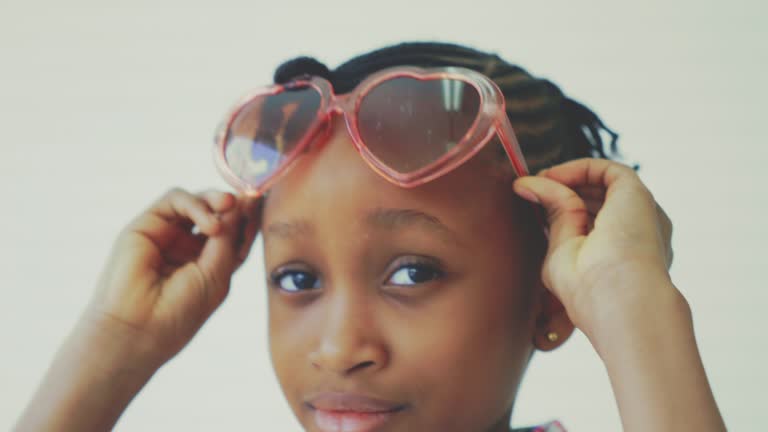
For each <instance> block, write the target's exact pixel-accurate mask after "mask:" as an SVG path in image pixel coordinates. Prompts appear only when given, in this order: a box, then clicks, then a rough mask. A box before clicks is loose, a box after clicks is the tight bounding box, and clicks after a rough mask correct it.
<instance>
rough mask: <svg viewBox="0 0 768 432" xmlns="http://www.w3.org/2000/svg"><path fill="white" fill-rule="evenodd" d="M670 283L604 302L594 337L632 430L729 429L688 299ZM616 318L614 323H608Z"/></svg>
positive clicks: (624, 419) (626, 424) (626, 423)
mask: <svg viewBox="0 0 768 432" xmlns="http://www.w3.org/2000/svg"><path fill="white" fill-rule="evenodd" d="M655 283H666V284H668V285H669V286H668V287H666V288H668V289H660V290H657V289H647V287H645V290H644V292H645V293H649V294H650V295H649V296H648V297H647V298H646V296H645V295H643V294H640V295H639V296H637V297H635V298H633V299H631V300H630V302H631V303H632V304H631V305H624V307H613V308H609V309H606V308H604V309H603V310H602V311H601V312H599V313H597V314H596V315H597V316H598V318H597V321H598V322H602V323H606V325H604V326H599V325H598V326H597V327H596V328H594V329H593V331H592V335H590V339H591V340H592V341H593V344H594V345H595V348H596V349H597V350H598V353H599V354H600V356H601V358H602V359H603V361H604V362H605V365H606V368H607V371H608V375H609V378H610V381H611V385H612V387H613V391H614V393H615V397H616V400H617V403H618V407H619V412H620V414H621V419H622V424H623V426H624V430H626V431H697V432H702V431H723V430H725V425H724V423H723V420H722V417H721V416H720V412H719V410H718V408H717V405H716V403H715V400H714V397H713V395H712V391H711V389H710V386H709V383H708V381H707V377H706V374H705V371H704V366H703V364H702V361H701V357H700V355H699V351H698V348H697V346H696V340H695V337H694V332H693V323H692V319H691V312H690V308H689V306H688V303H687V302H686V301H685V299H684V298H683V297H682V295H681V294H680V293H679V291H678V290H677V289H676V288H675V287H674V286H673V285H672V284H671V282H669V281H664V280H662V281H658V282H655ZM607 323H610V324H607Z"/></svg>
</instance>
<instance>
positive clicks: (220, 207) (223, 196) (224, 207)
mask: <svg viewBox="0 0 768 432" xmlns="http://www.w3.org/2000/svg"><path fill="white" fill-rule="evenodd" d="M197 195H198V196H199V197H200V198H202V199H203V200H204V201H205V202H206V204H208V207H210V208H211V210H213V211H214V212H216V213H225V212H227V211H229V210H232V209H233V208H235V204H237V198H235V196H234V195H232V194H231V193H229V192H221V191H217V190H213V189H210V190H206V191H203V192H200V193H198V194H197Z"/></svg>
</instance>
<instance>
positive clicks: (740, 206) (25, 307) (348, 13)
mask: <svg viewBox="0 0 768 432" xmlns="http://www.w3.org/2000/svg"><path fill="white" fill-rule="evenodd" d="M710 3H711V4H710ZM766 17H767V14H766V6H765V3H764V2H759V1H751V2H744V1H733V2H717V3H715V2H702V1H692V0H685V1H677V2H668V1H665V2H647V1H646V2H631V3H630V2H616V1H608V0H599V1H598V0H592V1H578V2H573V1H570V2H569V1H547V2H515V1H510V0H503V1H502V0H500V1H490V0H488V1H487V0H473V1H471V2H463V3H459V2H448V1H435V0H421V1H413V0H411V1H405V0H389V1H386V2H385V1H379V2H364V1H357V2H347V3H343V2H341V1H325V2H323V1H299V0H296V1H291V2H257V1H250V2H247V1H242V0H239V1H238V0H229V1H226V0H225V1H218V2H207V3H204V2H199V1H179V0H168V1H146V0H135V1H130V2H127V1H122V2H120V1H118V2H97V1H88V0H72V1H68V2H56V1H52V0H48V1H41V2H35V1H26V2H21V1H10V0H0V139H1V140H2V143H1V144H0V145H2V154H1V155H2V156H0V175H1V176H2V181H0V203H2V204H1V205H2V212H0V222H1V223H0V239H1V240H0V290H1V291H0V293H2V300H1V301H0V430H6V429H8V428H10V425H11V424H12V423H13V422H14V421H15V419H16V418H17V416H18V414H19V413H20V411H21V410H22V408H23V406H24V405H25V403H26V402H27V400H28V398H29V397H30V396H31V394H32V392H33V390H34V388H35V386H36V385H37V383H38V381H39V379H40V378H41V377H42V375H43V373H44V371H45V369H46V367H47V365H48V363H49V361H50V360H51V358H52V356H53V354H54V352H55V350H56V349H57V348H58V345H59V344H60V342H61V341H62V340H63V338H64V337H65V335H66V334H67V333H68V331H69V330H70V328H71V326H72V325H73V323H74V322H75V320H76V319H77V317H78V314H79V312H80V309H81V308H82V306H83V305H84V303H85V302H86V300H87V298H88V297H89V295H90V292H91V290H92V288H93V284H94V281H95V279H96V277H97V275H98V273H99V271H100V268H101V266H102V264H103V262H104V260H105V258H106V255H107V252H108V249H109V247H110V245H111V242H112V240H113V239H114V237H115V235H116V233H117V232H118V230H119V229H120V228H121V227H122V226H123V224H124V223H126V222H127V221H128V220H129V219H130V218H131V217H133V215H134V214H136V213H137V212H138V211H140V210H142V209H143V208H144V206H146V205H147V204H148V203H149V202H150V201H152V200H154V199H155V198H156V197H157V196H158V195H159V194H161V193H162V192H163V191H164V190H165V189H167V188H169V187H171V186H181V187H185V188H189V189H191V190H198V189H203V188H208V187H218V188H223V189H226V187H225V184H224V183H223V181H222V180H220V179H219V177H218V175H217V173H216V171H215V169H214V167H213V164H212V160H211V153H210V146H211V138H212V135H213V131H214V128H215V126H216V125H217V124H218V122H219V120H220V119H221V117H222V115H223V113H224V111H225V110H226V109H227V108H229V106H230V104H231V103H232V102H234V101H235V99H237V98H238V97H239V95H240V94H242V93H243V92H244V91H245V90H247V89H249V88H252V87H256V86H259V85H262V84H266V83H269V82H270V79H271V74H272V71H273V69H274V67H275V66H277V65H278V64H279V63H280V62H281V61H282V60H284V59H287V58H290V57H292V56H295V55H299V54H310V55H315V56H317V57H319V58H320V59H321V60H323V61H325V62H326V63H327V64H328V65H329V66H331V67H332V66H335V65H336V64H337V63H338V62H340V61H343V60H344V59H346V58H349V57H351V56H353V55H355V54H358V53H361V52H364V51H367V50H369V49H372V48H377V47H380V46H383V45H385V44H388V43H393V42H398V41H401V40H411V39H432V38H437V39H441V40H446V41H454V42H459V43H466V44H472V45H475V46H476V47H478V48H480V49H484V50H490V51H496V52H498V53H499V54H501V55H502V56H503V57H504V58H506V59H508V60H510V61H513V62H517V63H519V64H521V65H523V66H524V67H526V68H528V69H529V70H530V71H531V72H533V73H535V74H537V75H540V76H545V77H548V78H550V79H552V80H554V81H555V82H556V83H558V84H559V85H560V86H561V87H562V88H563V89H564V90H565V91H566V92H567V93H568V94H570V95H571V96H573V97H575V98H577V99H579V100H581V101H582V102H584V103H586V104H587V105H589V106H591V107H592V108H594V109H595V110H596V111H597V112H598V113H599V114H600V115H601V116H602V118H603V119H604V120H605V121H606V123H607V124H608V125H609V126H610V127H612V128H614V129H616V130H618V131H619V132H620V133H621V134H622V138H621V140H620V144H621V146H622V148H623V149H624V153H625V154H626V155H627V156H628V159H629V160H630V161H636V162H639V163H641V165H642V171H641V175H642V177H643V178H644V179H645V181H646V182H647V183H648V185H649V186H650V187H651V189H652V190H653V192H654V193H655V195H656V197H657V199H658V201H659V202H660V203H661V204H662V206H664V208H665V209H666V210H667V211H668V213H669V214H670V215H671V217H672V219H673V221H674V223H675V233H674V245H675V252H676V259H675V263H674V267H673V276H674V280H675V282H676V283H677V285H678V286H679V288H680V289H681V290H682V291H683V292H684V294H685V295H686V296H687V298H688V300H689V301H690V303H691V305H692V307H693V310H694V318H695V325H696V331H697V335H698V339H699V342H700V347H701V351H702V354H703V358H704V362H705V364H706V367H707V370H708V373H709V377H710V379H711V382H712V385H713V387H714V391H715V394H716V397H717V400H718V401H719V404H720V407H721V409H722V412H723V414H724V416H725V418H726V421H727V423H728V425H729V427H730V428H731V429H733V430H744V431H750V430H751V431H756V430H760V429H762V428H764V427H765V426H764V425H765V424H766V423H768V414H767V413H766V410H765V408H764V405H765V402H766V398H765V397H764V390H765V388H766V385H767V384H768V380H766V376H767V373H766V371H765V365H766V364H767V363H768V355H766V352H767V351H766V347H767V346H768V344H766V342H765V333H766V330H768V326H766V319H765V317H764V309H765V305H766V304H768V294H767V292H768V290H767V288H768V286H767V285H766V283H765V279H764V273H763V271H764V270H765V269H766V268H767V267H768V260H766V252H765V242H766V240H767V239H768V235H766V231H767V230H768V228H766V220H768V214H767V213H768V212H767V211H766V206H767V204H768V199H767V196H766V192H765V190H766V186H767V185H768V182H767V180H768V176H767V175H766V174H765V166H766V159H768V150H766V138H768V134H767V133H766V130H765V123H766V120H765V118H764V116H765V114H766V110H765V101H766V100H767V99H768V91H766V85H765V81H764V80H765V77H766V76H768V56H767V54H766V53H768V51H767V50H766V49H765V42H766V40H768V37H766V36H768V31H766V26H765V21H766ZM259 248H260V245H259ZM260 256H261V254H260V253H257V254H253V255H252V256H251V258H250V259H249V261H248V262H247V264H246V265H245V268H244V269H243V270H242V271H241V272H240V273H239V274H237V275H236V277H235V279H234V287H233V290H232V293H231V296H230V298H229V299H228V300H227V302H226V303H225V305H223V306H222V308H221V309H220V310H219V311H218V312H217V313H216V314H215V315H214V316H213V318H212V319H211V320H210V321H209V323H208V324H207V325H206V326H205V327H204V328H203V330H202V331H201V332H200V334H199V335H198V337H197V338H196V339H195V340H194V341H193V343H192V344H191V345H190V346H189V347H188V348H187V349H185V350H184V351H183V352H182V353H181V354H180V355H179V356H178V357H177V358H175V359H174V360H173V361H172V362H170V363H169V364H168V365H166V366H165V367H164V368H163V369H161V370H160V372H159V373H158V374H157V375H156V376H155V378H154V379H153V380H152V381H151V382H150V383H149V384H148V385H147V387H146V388H145V389H144V390H143V391H142V393H141V394H140V395H139V396H138V397H137V399H136V400H135V401H134V402H133V403H132V405H131V406H130V407H129V408H128V410H127V412H126V413H125V414H124V416H123V417H122V419H121V420H120V422H119V424H118V426H117V428H116V429H117V430H119V431H160V430H187V431H208V430H233V431H235V430H274V431H284V430H285V431H291V430H298V429H299V427H298V424H297V423H295V421H294V420H293V418H292V415H291V413H290V412H289V410H288V408H287V406H286V404H285V402H284V401H283V397H282V394H281V393H280V390H279V388H278V386H277V384H276V380H275V379H274V376H273V373H272V370H271V367H270V364H269V359H268V355H267V351H266V349H267V348H266V341H265V335H266V325H265V304H264V297H265V292H264V286H263V283H262V279H263V269H262V265H261V260H260ZM649 319H652V317H649ZM551 418H559V419H561V420H563V421H564V423H565V424H566V426H568V427H569V428H570V429H571V430H573V431H586V430H604V431H608V430H619V429H620V424H619V420H618V415H617V413H616V409H615V404H614V401H613V398H612V394H611V390H610V386H609V383H608V381H607V378H606V375H605V372H604V369H603V366H602V364H601V363H600V360H599V358H598V357H597V356H596V355H595V354H594V352H593V351H592V349H591V347H590V345H589V344H588V342H587V341H586V339H585V338H584V337H583V336H581V335H577V336H575V337H574V338H573V339H572V340H571V341H570V342H569V343H568V344H567V345H566V346H565V347H564V348H562V349H560V350H558V351H556V352H553V353H550V354H543V355H538V356H537V357H536V358H535V360H534V362H533V364H532V366H531V368H530V370H529V373H528V375H527V378H526V381H525V383H524V388H523V391H522V394H521V396H520V399H519V401H518V406H517V410H516V414H515V418H514V422H515V423H516V424H528V423H532V422H540V421H545V420H548V419H551ZM759 425H762V426H759Z"/></svg>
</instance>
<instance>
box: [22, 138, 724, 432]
mask: <svg viewBox="0 0 768 432" xmlns="http://www.w3.org/2000/svg"><path fill="white" fill-rule="evenodd" d="M339 130H340V128H339V125H338V124H336V128H335V129H334V135H333V136H332V139H331V140H330V141H328V143H327V144H326V145H325V146H324V147H319V148H318V149H316V150H317V151H316V153H312V154H309V155H307V157H306V158H305V159H304V160H303V161H302V164H303V166H298V167H295V169H294V170H293V171H291V172H290V174H289V175H288V176H287V177H286V178H285V181H281V182H280V184H279V186H277V187H276V188H275V189H274V190H273V191H272V192H271V193H270V196H269V198H268V199H267V200H266V203H265V205H266V207H265V208H264V211H263V213H262V212H260V211H256V210H255V209H254V206H255V205H256V204H258V203H254V202H251V201H249V200H247V199H245V198H243V197H234V196H232V195H231V194H227V193H221V192H215V191H209V192H203V193H199V194H192V193H189V192H187V191H184V190H180V189H175V190H171V191H169V192H168V193H166V194H165V195H163V196H162V197H161V198H159V199H158V200H157V201H156V202H155V203H153V204H152V205H151V206H150V207H149V208H148V209H146V210H145V211H143V212H141V213H140V214H139V215H138V216H137V217H136V218H135V219H134V221H132V222H131V223H130V224H129V225H128V226H127V227H126V228H125V229H124V230H123V231H122V232H121V233H120V234H119V236H118V238H117V239H116V241H115V246H114V249H113V251H112V253H111V255H110V258H109V260H108V261H107V264H106V266H105V268H104V270H103V273H102V276H101V278H100V279H99V282H98V285H97V288H96V290H95V293H94V297H93V299H92V301H91V302H90V304H89V305H88V307H87V308H86V311H85V312H84V314H83V317H82V318H81V320H80V321H79V323H78V324H77V326H76V327H75V329H74V330H73V331H72V333H71V335H70V337H69V338H68V340H67V341H66V342H65V343H64V344H63V345H62V347H61V349H60V351H59V353H58V354H57V356H56V358H55V359H54V361H53V364H52V365H51V367H50V369H49V371H48V373H47V375H46V376H45V378H44V379H43V381H42V383H41V386H40V390H39V391H38V392H37V394H36V395H35V396H34V397H33V399H32V401H31V402H30V404H29V405H28V408H27V409H26V411H25V412H24V413H23V414H22V416H21V418H20V419H19V422H18V424H17V425H16V428H15V430H17V431H106V430H110V429H111V428H112V427H113V425H114V424H115V422H116V421H117V419H118V418H119V416H120V414H121V413H122V412H123V410H124V409H125V408H126V407H127V405H128V404H129V403H130V401H131V399H132V398H133V397H134V396H135V395H136V394H137V393H138V392H139V390H140V389H141V388H142V387H143V386H144V385H145V384H146V382H147V381H148V380H149V379H151V377H152V375H153V374H154V373H155V371H157V369H158V368H159V367H160V366H161V365H163V364H164V363H165V362H167V361H168V360H169V359H171V358H172V357H173V356H174V355H175V354H176V353H177V352H178V351H179V350H180V349H181V348H183V347H184V346H185V345H186V344H187V343H188V342H189V340H190V339H191V338H192V337H193V336H194V334H195V333H196V332H197V330H198V329H199V328H200V326H201V325H202V324H203V323H204V322H205V320H206V319H207V318H208V317H209V316H210V315H211V314H212V313H213V312H214V311H215V310H216V308H217V307H218V306H219V305H220V304H221V302H222V301H224V299H225V298H226V296H227V293H228V291H229V286H230V280H231V276H232V273H233V272H234V271H236V270H237V268H238V267H239V266H240V264H241V263H242V262H243V260H244V259H245V257H246V256H247V254H248V250H249V249H250V246H251V244H252V242H253V238H254V237H255V235H256V232H257V230H258V229H259V227H261V226H262V223H261V222H262V221H261V218H262V217H263V218H264V227H265V232H264V237H265V244H266V247H267V257H266V259H267V263H266V264H267V269H268V271H270V272H273V271H274V270H276V269H280V268H282V269H283V270H285V269H286V268H290V269H293V270H294V271H295V270H296V269H297V267H296V266H298V269H299V270H301V271H304V272H308V273H309V272H311V273H312V274H314V275H316V276H317V280H318V281H319V284H318V285H317V287H318V288H317V289H316V290H314V291H310V293H303V294H300V296H303V297H301V298H300V296H298V295H292V294H290V293H289V292H284V291H282V290H280V286H281V284H279V283H278V284H272V285H271V286H270V288H269V308H270V311H269V313H270V316H269V325H270V347H271V351H272V356H273V360H274V364H275V370H276V372H277V375H278V378H279V379H280V382H281V384H282V386H283V389H284V392H285V395H286V397H287V399H288V401H289V403H290V404H291V406H292V407H293V409H294V411H295V412H296V414H297V416H298V417H299V419H300V420H301V421H302V423H303V424H304V425H305V426H306V427H307V428H309V429H310V430H312V428H313V425H312V423H311V420H310V419H309V416H308V415H307V412H306V409H305V408H304V407H303V406H302V403H303V401H304V398H306V397H308V396H309V395H311V394H313V393H314V392H317V391H323V390H327V389H331V390H342V391H355V392H369V393H373V394H369V396H382V397H385V398H390V399H392V400H395V401H397V402H402V403H404V404H406V408H407V409H405V410H404V411H402V412H401V413H398V414H397V418H393V422H398V426H399V427H400V428H396V427H394V424H393V426H392V427H391V428H390V430H395V429H397V430H480V431H482V430H491V431H498V430H505V429H506V428H507V422H508V416H509V412H510V410H511V408H512V405H513V401H514V397H515V392H516V389H517V387H518V384H519V381H520V378H521V376H522V373H523V371H524V369H525V365H526V362H527V360H528V358H529V357H530V354H531V352H532V351H533V350H534V349H535V348H538V349H552V348H554V347H555V346H556V345H557V344H558V343H561V342H562V341H563V340H564V339H565V338H566V337H567V336H568V334H569V333H570V331H571V329H572V325H575V326H576V327H578V328H579V329H580V330H581V331H582V332H584V334H585V335H586V336H587V338H589V340H590V341H591V343H592V345H593V346H594V347H595V349H596V351H597V353H598V354H599V356H600V358H601V360H602V361H603V363H604V365H605V367H606V371H607V373H608V376H609V378H610V380H611V384H612V387H613V391H614V395H615V397H616V402H617V406H618V409H619V413H620V415H621V420H622V425H623V429H624V430H626V431H648V430H674V431H722V430H725V426H724V424H723V420H722V418H721V416H720V413H719V411H718V408H717V405H716V404H715V401H714V398H713V396H712V392H711V389H710V387H709V384H708V382H707V378H706V374H705V373H704V368H703V366H702V362H701V357H700V355H699V352H698V349H697V347H696V340H695V337H694V334H693V326H692V320H691V313H690V308H689V307H688V304H687V302H686V301H685V299H684V298H683V297H682V296H681V295H680V292H679V291H678V290H677V288H676V287H675V286H674V284H673V283H672V281H671V280H670V277H669V273H668V269H669V266H670V264H671V260H672V252H671V247H670V238H671V229H672V227H671V223H670V221H669V218H668V217H667V215H666V214H665V213H664V211H663V210H662V209H661V208H660V207H659V206H658V204H657V203H656V201H655V200H654V198H653V195H652V194H651V193H650V192H649V191H648V189H647V188H646V187H645V186H644V185H643V183H642V182H641V181H640V179H639V178H638V177H637V175H636V174H635V173H634V171H632V170H631V169H630V168H628V167H626V166H624V165H621V164H618V163H616V162H611V161H605V160H593V159H584V160H577V161H571V162H568V163H565V164H561V165H558V166H555V167H552V168H551V169H549V170H547V171H545V172H543V173H538V174H537V175H536V176H529V177H524V178H521V179H517V180H515V181H514V184H513V185H512V186H513V190H514V192H515V193H516V194H517V195H518V196H520V197H522V198H524V199H526V200H528V201H530V202H533V203H537V204H539V205H541V206H542V207H543V209H544V211H545V213H546V225H547V227H548V230H549V240H548V242H547V246H546V251H545V252H543V251H542V254H543V255H544V260H543V263H542V264H541V266H540V267H541V272H540V276H541V277H540V278H537V277H533V276H531V277H526V276H525V275H526V271H524V269H526V268H527V269H529V270H530V268H532V267H533V264H532V263H531V262H528V263H525V264H524V261H525V259H527V258H529V254H527V252H528V251H535V250H536V247H535V241H532V240H528V241H527V242H525V241H523V236H522V234H521V231H522V232H530V231H526V230H521V229H519V228H523V227H529V228H530V224H528V223H527V222H525V219H522V220H521V219H518V217H522V216H520V215H522V214H523V213H524V211H519V210H520V209H521V208H525V207H523V206H521V205H520V203H519V202H518V201H516V200H515V199H514V198H513V195H512V192H511V191H510V184H509V182H508V181H507V182H505V181H504V176H503V175H498V176H497V175H496V174H497V173H499V171H497V170H496V169H494V168H493V167H494V165H493V164H491V161H490V159H489V158H490V156H487V158H485V159H484V158H483V155H481V154H479V155H478V156H479V157H477V158H476V159H472V160H471V161H469V162H468V163H467V164H466V165H464V166H462V167H461V168H458V169H457V170H456V171H455V172H452V173H451V174H449V175H447V176H445V177H444V178H441V179H439V180H436V181H435V182H434V183H430V184H428V185H424V186H422V187H419V188H417V189H412V190H408V191H406V190H400V189H396V188H393V187H391V186H390V185H388V184H386V183H383V181H382V180H381V179H380V178H377V177H375V176H372V173H371V172H369V171H370V170H368V171H366V169H367V168H366V167H365V166H364V165H362V162H361V161H360V159H359V157H358V158H357V159H355V156H356V155H355V154H353V153H351V151H350V150H351V146H349V143H348V142H345V140H347V138H345V136H344V135H343V134H341V133H340V132H339ZM484 154H487V153H484ZM310 162H311V163H310ZM489 167H490V168H489ZM489 174H490V175H489ZM310 191H311V192H310ZM339 197H342V199H339ZM297 198H301V199H297ZM331 202H332V203H333V205H327V204H328V203H331ZM380 208H389V209H392V208H406V209H411V210H418V211H420V212H428V213H429V214H431V215H432V216H433V218H429V220H430V221H432V222H424V221H416V222H413V221H412V220H413V219H414V218H413V217H412V216H411V217H399V218H395V219H394V220H395V221H396V223H394V222H392V220H391V219H390V223H388V224H383V223H382V221H386V220H387V218H381V217H379V218H375V219H377V220H378V221H379V222H378V225H379V226H377V227H373V226H369V225H370V222H369V221H370V218H368V217H365V214H366V213H369V212H370V211H371V210H372V209H380ZM409 214H411V215H412V214H413V212H411V213H409ZM302 219H303V220H304V222H306V224H304V225H286V224H290V223H295V222H297V221H300V220H302ZM435 219H436V220H439V221H440V223H441V224H442V225H443V226H444V227H445V229H442V228H441V229H438V228H435V227H436V226H437V225H436V224H435V223H434V220H435ZM281 224H282V225H281ZM193 225H194V226H197V227H198V228H199V231H200V232H199V233H198V234H196V233H195V232H194V231H192V230H191V228H192V226H193ZM383 225H388V226H383ZM428 226H431V227H428ZM297 227H299V228H302V229H304V230H303V231H302V230H299V231H297V230H296V229H295V228H297ZM446 229H449V230H450V231H451V232H453V235H452V236H448V235H447V234H446V232H447V231H446ZM459 245H460V246H459ZM524 246H526V247H524ZM414 255H418V256H419V257H424V256H430V257H434V258H439V259H440V260H441V262H442V265H443V266H444V268H445V271H444V272H443V273H441V274H442V276H441V277H439V278H426V279H422V280H426V281H427V282H425V283H423V284H419V286H418V287H416V288H414V287H410V286H408V287H402V286H393V284H392V283H388V282H387V281H390V279H392V278H393V277H394V276H393V275H394V274H396V273H397V272H398V271H401V269H400V266H402V265H404V263H403V262H402V261H398V259H399V258H402V257H404V256H405V257H411V256H414ZM539 256H540V255H539ZM534 262H535V261H534ZM406 263H407V264H413V263H412V262H410V261H407V262H406ZM526 266H527V267H526ZM533 268H538V266H536V267H533ZM528 274H530V272H528ZM400 275H402V273H400ZM280 280H282V279H280ZM392 280H394V281H400V282H402V279H401V278H394V279H392ZM538 280H540V281H541V282H540V283H537V282H535V281H538ZM285 286H290V284H289V285H285ZM310 286H311V285H310ZM542 286H543V287H544V288H542ZM481 293H482V294H483V295H480V294H481ZM549 331H556V332H558V333H559V334H560V335H561V337H560V339H559V340H558V341H557V342H555V343H550V342H549V341H548V340H547V338H546V333H547V332H549ZM456 365H461V367H458V366H456ZM462 395H463V396H462ZM411 428H414V429H411Z"/></svg>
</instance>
